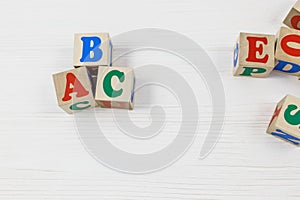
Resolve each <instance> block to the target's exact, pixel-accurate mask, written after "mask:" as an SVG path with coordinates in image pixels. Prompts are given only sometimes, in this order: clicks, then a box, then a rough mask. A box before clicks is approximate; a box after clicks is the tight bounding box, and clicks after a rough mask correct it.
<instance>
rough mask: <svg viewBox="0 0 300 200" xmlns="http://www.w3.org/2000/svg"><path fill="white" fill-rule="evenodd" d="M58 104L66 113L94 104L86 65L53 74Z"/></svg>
mask: <svg viewBox="0 0 300 200" xmlns="http://www.w3.org/2000/svg"><path fill="white" fill-rule="evenodd" d="M53 81H54V85H55V90H56V96H57V101H58V105H59V106H60V107H61V108H62V109H63V110H65V111H66V112H67V113H70V114H71V113H74V112H76V111H80V110H85V109H87V108H92V107H95V106H96V102H95V100H94V96H93V92H92V86H91V82H90V76H89V73H88V71H87V69H86V67H80V68H77V69H73V70H69V71H65V72H61V73H58V74H53Z"/></svg>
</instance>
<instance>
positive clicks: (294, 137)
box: [267, 95, 300, 145]
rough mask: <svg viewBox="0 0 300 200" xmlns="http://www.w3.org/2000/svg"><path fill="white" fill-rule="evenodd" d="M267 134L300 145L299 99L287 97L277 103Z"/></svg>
mask: <svg viewBox="0 0 300 200" xmlns="http://www.w3.org/2000/svg"><path fill="white" fill-rule="evenodd" d="M267 133H269V134H272V135H274V136H276V137H279V138H280V139H282V140H285V141H287V142H290V143H292V144H294V145H300V99H298V98H296V97H294V96H291V95H287V96H286V97H285V98H284V99H283V100H281V101H280V102H279V103H278V105H277V107H276V109H275V112H274V115H273V117H272V119H271V121H270V124H269V127H268V130H267Z"/></svg>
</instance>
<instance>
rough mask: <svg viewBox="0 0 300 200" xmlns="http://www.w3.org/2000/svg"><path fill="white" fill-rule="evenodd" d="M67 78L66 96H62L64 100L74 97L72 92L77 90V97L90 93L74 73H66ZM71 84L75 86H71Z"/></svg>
mask: <svg viewBox="0 0 300 200" xmlns="http://www.w3.org/2000/svg"><path fill="white" fill-rule="evenodd" d="M66 78H67V84H66V90H65V96H64V97H63V98H62V100H63V101H69V100H71V99H72V97H71V96H70V94H71V93H73V92H76V93H77V94H76V97H83V96H86V95H88V94H89V91H87V90H86V89H85V88H84V87H83V86H82V84H81V83H80V81H79V80H78V79H77V78H76V76H75V75H74V74H72V73H68V74H67V75H66ZM71 84H72V85H73V87H71Z"/></svg>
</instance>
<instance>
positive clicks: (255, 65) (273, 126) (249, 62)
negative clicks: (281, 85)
mask: <svg viewBox="0 0 300 200" xmlns="http://www.w3.org/2000/svg"><path fill="white" fill-rule="evenodd" d="M283 23H284V24H285V25H287V26H288V27H281V28H280V30H279V32H278V33H277V36H275V35H265V34H251V33H240V35H239V39H238V41H237V43H236V45H235V50H234V59H233V75H234V76H247V77H256V78H264V77H267V76H268V75H269V74H270V73H271V72H272V71H278V72H281V73H284V74H288V75H294V76H298V77H300V26H299V25H300V0H298V1H297V2H296V4H295V5H294V6H293V8H292V9H291V10H290V12H289V14H288V15H287V17H286V19H285V20H284V22H283ZM267 133H269V134H271V135H273V136H276V137H278V138H280V139H282V140H284V141H287V142H289V143H291V144H294V145H297V146H300V99H299V98H296V97H294V96H291V95H287V96H286V97H284V98H283V99H282V100H281V101H280V102H279V103H278V105H277V107H276V109H275V112H274V115H273V117H272V119H271V121H270V123H269V126H268V129H267Z"/></svg>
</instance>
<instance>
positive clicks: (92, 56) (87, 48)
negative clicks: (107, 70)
mask: <svg viewBox="0 0 300 200" xmlns="http://www.w3.org/2000/svg"><path fill="white" fill-rule="evenodd" d="M112 48H113V47H112V43H111V40H110V37H109V34H108V33H82V34H75V36H74V57H73V59H74V60H73V64H74V67H81V66H86V67H93V66H111V63H112Z"/></svg>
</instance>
